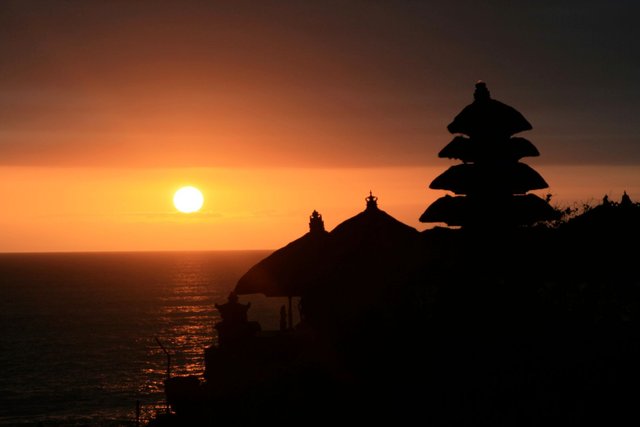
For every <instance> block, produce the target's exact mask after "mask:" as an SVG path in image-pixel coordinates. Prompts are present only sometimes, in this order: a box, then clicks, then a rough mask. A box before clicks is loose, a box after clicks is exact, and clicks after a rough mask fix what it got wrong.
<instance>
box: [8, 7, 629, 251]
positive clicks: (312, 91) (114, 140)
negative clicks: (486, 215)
mask: <svg viewBox="0 0 640 427" xmlns="http://www.w3.org/2000/svg"><path fill="white" fill-rule="evenodd" d="M639 14H640V5H639V3H637V2H636V1H626V0H617V1H615V2H609V1H593V0H582V1H562V2H558V1H535V2H533V1H532V2H517V1H491V0H489V1H484V2H478V1H455V0H452V1H447V2H431V1H416V0H411V1H399V0H398V1H380V0H371V1H347V0H343V1H297V0H296V1H293V0H292V1H270V0H256V1H250V2H248V1H213V0H211V1H204V0H203V1H142V0H136V1H124V0H114V1H106V0H105V1H98V0H96V1H80V0H78V1H55V0H54V1H51V0H49V1H33V0H15V1H3V2H1V3H0V191H1V194H2V202H1V204H0V206H1V207H2V209H0V252H12V251H83V250H92V251H99V250H174V249H175V250H183V249H275V248H277V247H280V246H283V245H284V244H286V243H287V242H289V241H291V240H293V239H295V238H297V237H299V236H301V235H302V234H304V233H305V232H306V231H307V230H308V216H309V215H310V213H311V212H312V211H313V210H314V209H317V210H318V211H320V213H322V214H323V217H324V219H325V224H326V226H327V228H328V229H329V230H330V229H332V228H333V227H335V226H336V225H337V224H338V223H340V222H342V221H343V220H345V219H347V218H349V217H351V216H353V215H355V214H357V213H358V212H360V211H362V210H363V209H364V206H365V205H364V197H365V196H366V195H368V192H369V190H372V191H373V192H374V194H375V195H377V196H378V197H379V205H380V208H381V209H383V210H385V211H386V212H387V213H389V214H391V215H393V216H394V217H396V218H398V219H399V220H401V221H403V222H405V223H407V224H409V225H411V226H414V227H416V228H417V229H419V230H424V229H425V228H427V225H425V224H420V223H419V222H418V217H419V216H420V214H421V213H422V212H423V211H424V209H425V208H426V207H427V206H428V205H429V204H430V203H431V202H432V201H433V200H434V199H436V198H438V197H440V196H442V195H443V192H441V191H434V190H429V189H428V185H429V183H430V182H431V181H432V180H433V178H435V177H436V176H437V175H438V174H440V173H441V172H443V171H444V170H445V169H446V168H447V167H449V166H450V165H451V164H453V163H454V162H450V161H448V160H444V159H439V158H438V157H437V153H438V151H440V149H441V148H442V147H444V145H446V144H447V143H448V142H449V141H450V140H451V139H452V135H450V134H449V133H448V132H447V130H446V126H447V124H449V123H450V122H451V120H452V119H453V117H454V116H455V115H456V114H457V113H458V112H459V111H460V110H461V109H462V108H463V107H464V106H466V105H467V104H469V103H470V102H471V101H472V100H473V89H474V87H473V86H474V83H475V82H476V81H477V80H479V79H482V80H484V81H486V82H487V85H488V87H489V89H490V91H491V94H492V96H493V97H494V98H495V99H498V100H500V101H502V102H505V103H507V104H509V105H511V106H513V107H515V108H517V109H518V110H519V111H520V112H521V113H522V114H523V115H524V116H525V117H526V118H527V119H528V120H529V121H530V122H531V123H532V125H533V130H532V131H529V132H526V133H523V134H522V136H524V137H526V138H528V139H530V140H531V141H532V142H533V143H534V144H535V145H536V146H537V147H538V149H539V151H540V153H541V156H540V157H539V158H533V159H524V161H525V162H526V163H528V164H530V165H531V166H533V167H534V168H535V169H536V170H537V171H538V172H540V174H541V175H542V176H543V177H544V178H545V179H546V180H547V182H548V183H549V184H550V188H549V189H548V191H542V192H540V193H538V194H541V195H544V194H546V193H547V192H550V193H551V194H552V195H553V198H552V202H553V203H555V204H557V205H560V206H568V205H571V204H573V203H583V202H594V201H599V200H600V199H601V198H602V196H603V195H604V194H605V193H606V194H609V196H610V197H611V198H612V199H614V200H615V199H619V198H620V196H621V195H622V192H623V191H625V190H626V191H627V193H629V194H630V195H631V197H632V199H634V200H640V136H639V135H640V129H638V118H637V115H638V113H639V112H640V44H639V43H638V40H640V29H639V28H640V27H639V26H638V25H637V17H638V16H639ZM183 185H193V186H196V187H198V188H200V190H202V192H203V193H204V196H205V204H204V207H203V209H202V210H201V211H200V212H198V213H195V214H181V213H178V212H177V211H176V209H175V208H174V206H173V205H172V197H173V193H174V192H175V191H176V190H177V189H178V188H180V187H181V186H183Z"/></svg>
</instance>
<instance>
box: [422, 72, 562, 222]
mask: <svg viewBox="0 0 640 427" xmlns="http://www.w3.org/2000/svg"><path fill="white" fill-rule="evenodd" d="M447 129H448V130H449V132H451V133H453V134H461V135H456V136H455V137H454V139H453V140H452V141H451V142H450V143H449V144H448V145H447V146H445V147H444V148H443V149H442V151H440V153H439V154H438V156H439V157H441V158H450V159H457V160H461V161H462V162H463V163H462V164H460V165H455V166H452V167H450V168H449V169H448V170H446V171H445V172H444V173H442V174H441V175H440V176H438V177H436V178H435V179H434V180H433V182H432V183H431V185H430V186H429V188H431V189H434V190H447V191H451V192H453V193H454V194H456V195H457V196H455V197H452V196H449V195H447V196H444V197H441V198H439V199H438V200H436V201H435V202H434V203H433V204H431V205H430V206H429V207H428V208H427V210H426V211H425V212H424V213H423V214H422V216H421V217H420V221H421V222H444V223H446V224H448V225H462V226H471V225H478V224H487V223H490V224H501V225H523V224H531V223H534V222H536V221H542V220H549V219H553V218H555V217H556V216H557V213H556V211H555V209H553V208H552V207H551V206H549V204H548V203H547V201H545V200H543V199H541V198H540V197H538V196H536V195H533V194H527V193H528V192H529V191H531V190H540V189H544V188H547V187H548V184H547V182H546V181H545V180H544V179H543V178H542V176H540V174H538V172H536V171H535V170H534V169H533V168H531V167H530V166H528V165H527V164H525V163H522V162H520V160H521V159H522V158H524V157H534V156H538V155H539V154H540V153H539V152H538V150H537V148H536V147H535V146H534V145H533V144H532V143H531V142H530V141H529V140H527V139H524V138H520V137H514V136H513V135H514V134H516V133H519V132H522V131H526V130H530V129H532V126H531V124H530V123H529V122H528V121H527V120H526V119H525V118H524V117H523V116H522V114H520V113H519V112H518V111H517V110H515V109H514V108H512V107H510V106H508V105H506V104H503V103H502V102H500V101H496V100H494V99H491V96H490V94H489V90H488V89H487V86H486V84H485V83H484V82H478V83H477V84H476V90H475V93H474V102H473V103H472V104H470V105H468V106H466V107H465V108H464V109H463V110H462V111H461V112H460V114H458V115H457V116H456V117H455V119H454V120H453V122H452V123H451V124H450V125H449V126H448V127H447Z"/></svg>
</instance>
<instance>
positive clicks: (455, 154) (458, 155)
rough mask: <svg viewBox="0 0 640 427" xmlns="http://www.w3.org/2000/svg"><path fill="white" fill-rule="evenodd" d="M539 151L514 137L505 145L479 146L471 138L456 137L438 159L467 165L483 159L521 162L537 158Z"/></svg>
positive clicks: (525, 140)
mask: <svg viewBox="0 0 640 427" xmlns="http://www.w3.org/2000/svg"><path fill="white" fill-rule="evenodd" d="M539 155H540V152H539V151H538V149H537V148H536V147H535V146H534V145H533V144H532V143H531V142H530V141H529V140H527V139H525V138H519V137H513V138H509V139H508V140H506V141H505V142H504V143H498V144H494V145H493V146H491V145H488V144H483V145H481V144H479V143H478V142H477V141H474V140H473V139H471V138H466V137H464V136H460V135H458V136H456V137H455V138H453V140H452V141H451V142H450V143H449V144H447V145H446V146H445V147H444V148H443V149H442V150H440V152H439V153H438V157H440V158H448V159H459V160H462V161H463V162H465V163H469V162H477V161H478V160H482V159H492V160H495V159H498V160H516V161H517V160H520V159H521V158H523V157H537V156H539Z"/></svg>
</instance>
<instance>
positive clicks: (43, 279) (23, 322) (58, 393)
mask: <svg viewBox="0 0 640 427" xmlns="http://www.w3.org/2000/svg"><path fill="white" fill-rule="evenodd" d="M268 253H269V252H266V251H234V252H156V253H151V252H149V253H67V254H0V425H2V426H9V425H11V426H13V425H35V424H36V423H42V425H43V426H62V425H64V426H80V425H101V426H120V425H122V426H125V425H135V424H134V420H135V412H136V401H140V403H141V409H142V411H141V412H142V418H143V419H149V418H150V417H151V416H152V415H153V414H154V413H155V412H156V411H158V410H162V405H163V401H164V393H163V388H162V381H163V380H164V377H165V374H166V357H165V355H164V354H163V353H162V350H161V349H160V348H159V346H158V344H157V343H156V341H155V337H157V338H158V339H159V340H160V341H161V343H162V344H163V345H164V346H165V347H167V349H168V350H169V351H170V352H171V353H172V358H173V359H172V370H173V373H174V374H178V375H180V374H182V375H184V374H196V375H198V374H201V373H202V371H203V369H204V363H203V350H204V348H205V347H206V346H208V345H211V344H212V343H213V341H214V328H213V325H214V323H215V322H216V321H217V320H218V318H217V316H218V314H217V311H216V310H215V308H214V303H220V302H223V301H225V300H226V297H227V295H228V293H229V292H230V290H231V289H232V288H233V287H234V286H235V284H236V282H237V280H238V278H239V277H240V276H241V275H242V274H243V273H244V272H246V270H248V269H249V268H250V267H251V266H252V265H253V264H255V263H256V262H258V261H259V260H260V259H262V258H264V257H265V256H266V255H268ZM252 299H253V306H252V309H251V310H250V312H249V315H250V317H252V318H253V319H256V320H259V321H260V322H261V323H262V324H263V327H266V328H269V327H273V325H277V322H278V318H277V316H278V307H279V304H281V302H280V301H273V300H271V299H266V298H260V297H258V296H256V297H245V298H242V299H241V300H242V301H244V300H252Z"/></svg>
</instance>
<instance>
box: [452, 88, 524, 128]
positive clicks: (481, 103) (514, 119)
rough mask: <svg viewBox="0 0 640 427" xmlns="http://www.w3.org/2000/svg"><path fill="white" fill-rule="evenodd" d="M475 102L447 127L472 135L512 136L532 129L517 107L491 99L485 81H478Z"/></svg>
mask: <svg viewBox="0 0 640 427" xmlns="http://www.w3.org/2000/svg"><path fill="white" fill-rule="evenodd" d="M474 98H475V100H474V102H473V103H471V104H469V105H467V106H466V107H465V108H464V109H463V110H462V111H461V112H460V113H459V114H458V115H457V116H456V117H455V118H454V119H453V122H451V124H449V126H447V129H448V130H449V132H451V133H462V134H465V135H469V136H471V137H478V138H486V137H491V136H496V135H498V136H511V135H513V134H516V133H518V132H522V131H525V130H530V129H532V126H531V124H530V123H529V122H528V121H527V119H525V118H524V116H523V115H522V114H520V113H519V112H518V111H517V110H516V109H515V108H513V107H510V106H508V105H506V104H503V103H502V102H500V101H496V100H495V99H491V97H490V95H489V91H488V90H487V86H486V84H485V83H484V82H478V83H476V91H475V93H474Z"/></svg>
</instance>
